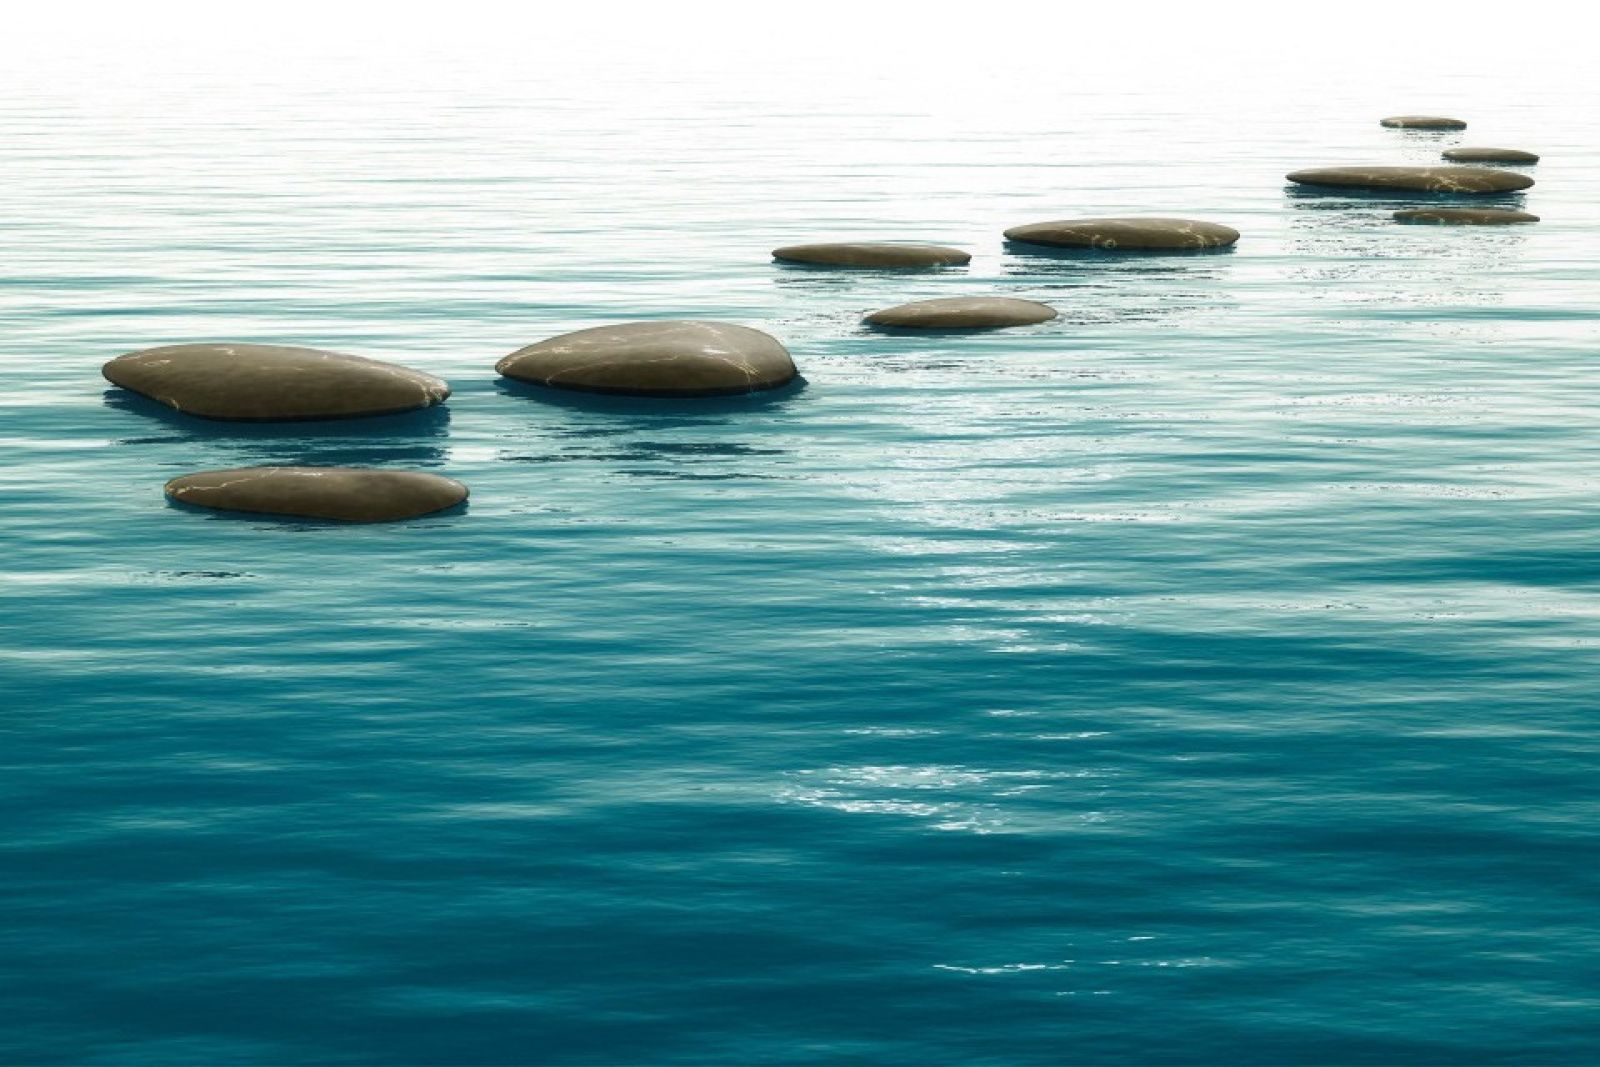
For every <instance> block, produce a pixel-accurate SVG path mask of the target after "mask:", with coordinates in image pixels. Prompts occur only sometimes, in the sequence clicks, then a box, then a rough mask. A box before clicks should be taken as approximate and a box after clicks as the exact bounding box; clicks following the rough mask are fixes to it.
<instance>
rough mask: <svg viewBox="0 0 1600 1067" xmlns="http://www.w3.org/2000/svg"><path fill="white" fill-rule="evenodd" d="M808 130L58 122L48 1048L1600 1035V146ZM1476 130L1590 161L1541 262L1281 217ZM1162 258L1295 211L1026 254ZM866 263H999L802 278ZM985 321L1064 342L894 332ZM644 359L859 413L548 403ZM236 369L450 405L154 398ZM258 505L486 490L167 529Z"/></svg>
mask: <svg viewBox="0 0 1600 1067" xmlns="http://www.w3.org/2000/svg"><path fill="white" fill-rule="evenodd" d="M197 85H199V86H200V87H201V88H203V89H204V90H205V91H198V90H197V88H196V86H197ZM1413 88H1414V87H1413ZM765 89H766V90H770V91H767V92H765V93H763V92H754V93H752V94H745V93H729V92H724V91H722V90H721V89H719V88H718V87H716V86H711V87H710V88H696V87H694V86H676V85H675V86H668V87H666V88H665V89H659V87H657V88H654V89H653V90H652V91H651V92H648V93H641V92H622V91H619V92H617V93H614V94H611V95H607V94H603V93H599V92H594V93H592V94H591V93H588V92H587V91H586V90H585V89H584V88H583V87H582V86H577V87H574V86H573V85H571V84H566V83H561V84H546V83H539V82H538V81H537V80H535V81H532V82H529V83H526V84H524V83H512V84H510V85H497V86H496V87H495V88H494V89H493V90H492V91H491V90H488V89H485V88H483V87H482V86H481V85H479V86H476V87H468V88H461V89H459V91H456V92H429V93H422V92H420V91H416V90H413V89H411V88H409V87H408V86H407V85H405V84H404V83H403V82H393V83H385V84H383V85H376V86H366V87H362V88H359V89H352V90H350V91H346V92H340V93H337V94H324V93H321V92H320V91H317V90H315V89H313V88H307V87H304V86H299V85H295V84H284V85H257V84H253V83H252V84H235V83H232V82H229V81H227V80H225V79H219V80H217V81H216V82H214V83H212V82H203V81H202V82H189V81H184V80H182V79H175V80H173V81H171V82H162V81H159V80H157V81H155V82H154V83H153V87H152V86H150V85H146V86H145V87H144V88H143V89H142V90H141V91H140V92H132V91H128V92H119V91H117V87H115V86H111V87H101V88H100V89H99V90H98V91H96V90H93V89H91V88H86V87H85V86H83V85H77V84H69V85H53V84H52V85H44V84H41V85H37V86H35V88H34V91H32V92H28V93H13V94H12V95H10V96H8V97H7V98H6V100H5V102H4V104H3V105H0V172H3V173H4V175H5V177H4V181H3V184H0V235H3V241H4V257H3V262H0V366H3V370H4V378H3V381H0V405H3V408H4V410H3V419H4V423H3V429H0V437H3V441H4V446H5V452H6V460H5V462H4V464H3V465H0V479H3V481H4V496H3V499H4V508H3V510H0V552H3V559H4V561H5V584H4V592H3V595H4V600H3V603H0V612H3V615H0V623H3V628H4V636H3V639H0V657H3V658H0V684H3V686H4V691H5V692H6V694H8V695H7V697H6V699H5V706H6V710H5V711H4V713H3V718H0V730H3V736H0V812H3V816H4V834H3V837H0V872H3V876H0V894H3V910H0V1060H4V1061H5V1062H8V1063H36V1062H37V1063H63V1062H71V1063H116V1064H142V1065H143V1064H151V1065H156V1064H162V1065H164V1064H189V1063H194V1064H220V1063H251V1064H278V1063H352V1064H357V1063H359V1064H408V1063H418V1064H501V1063H524V1062H548V1063H604V1064H622V1063H694V1064H713V1063H716V1064H723V1063H725V1064H749V1063H755V1062H784V1063H788V1062H797V1063H799V1062H833V1063H837V1062H862V1063H866V1062H879V1063H891V1062H892V1063H934V1062H960V1063H973V1064H1010V1063H1085V1064H1101V1063H1120V1064H1129V1063H1135V1064H1137V1063H1150V1064H1221V1063H1229V1064H1284V1063H1373V1064H1445V1063H1451V1064H1460V1063H1495V1064H1499V1063H1547V1064H1579V1063H1588V1062H1594V1060H1595V1058H1596V1057H1597V1056H1600V1014H1597V1010H1600V984H1597V983H1600V935H1597V933H1596V929H1595V924H1594V911H1595V906H1596V903H1597V896H1596V894H1597V891H1600V873H1597V872H1600V847H1597V844H1596V838H1595V833H1594V827H1595V821H1596V818H1597V817H1600V794H1597V790H1596V786H1595V767H1596V763H1595V761H1596V757H1597V756H1600V744H1597V741H1596V730H1595V710H1596V706H1597V698H1596V691H1597V688H1600V685H1597V683H1600V669H1597V666H1596V649H1597V647H1600V492H1597V491H1600V393H1597V391H1596V389H1595V384H1594V383H1595V370H1594V366H1595V361H1596V359H1597V358H1600V343H1597V336H1600V331H1597V328H1596V326H1597V322H1600V284H1597V283H1600V250H1597V245H1596V243H1595V241H1594V238H1593V235H1594V233H1595V232H1596V225H1597V223H1600V193H1597V184H1596V178H1597V176H1600V151H1597V147H1596V146H1597V144H1600V142H1597V140H1596V132H1597V130H1596V126H1597V124H1600V118H1597V116H1600V109H1596V108H1594V107H1580V106H1578V103H1579V102H1575V101H1573V100H1572V99H1570V98H1556V97H1553V96H1548V95H1546V96H1541V95H1539V94H1538V93H1535V92H1529V93H1526V94H1523V95H1518V96H1516V97H1514V98H1507V95H1506V94H1505V93H1504V92H1503V91H1502V87H1497V85H1496V83H1495V82H1494V80H1493V78H1492V77H1490V76H1489V75H1484V76H1483V77H1481V78H1478V79H1471V78H1466V79H1461V80H1459V81H1458V82H1453V83H1451V84H1450V85H1449V86H1448V87H1447V90H1448V91H1445V92H1442V93H1441V94H1439V95H1437V96H1434V97H1430V98H1428V100H1429V101H1436V103H1437V104H1438V105H1441V109H1442V110H1446V111H1454V112H1460V113H1463V114H1464V116H1465V117H1467V118H1469V119H1470V120H1471V121H1472V123H1473V126H1472V128H1471V129H1470V130H1469V131H1468V133H1467V134H1465V135H1437V134H1417V133H1406V132H1397V131H1391V130H1384V129H1380V128H1379V127H1378V126H1377V124H1376V120H1377V118H1378V117H1379V116H1380V115H1383V114H1388V113H1392V112H1395V111H1405V110H1418V109H1419V107H1418V106H1417V105H1415V104H1414V103H1413V101H1416V100H1417V95H1412V96H1408V97H1406V98H1404V99H1397V97H1400V96H1401V95H1402V94H1400V93H1399V92H1398V90H1397V89H1395V88H1394V87H1389V88H1387V89H1383V87H1374V86H1371V85H1353V86H1348V87H1346V91H1345V92H1344V93H1343V94H1342V95H1341V94H1329V95H1324V96H1320V97H1318V98H1316V99H1314V100H1310V101H1308V100H1305V99H1291V98H1288V97H1286V96H1285V97H1280V96H1274V95H1273V94H1270V93H1261V94H1255V95H1251V96H1249V97H1248V98H1244V97H1241V98H1240V99H1238V100H1232V101H1230V103H1229V107H1228V108H1226V109H1224V108H1220V107H1217V106H1213V105H1212V104H1207V103H1205V102H1204V101H1203V100H1197V99H1196V98H1195V97H1194V96H1193V95H1192V94H1190V93H1185V92H1155V91H1137V90H1134V89H1125V90H1124V89H1117V90H1115V91H1113V90H1111V89H1106V90H1104V91H1101V92H1096V93H1076V94H1068V93H1064V92H1063V93H1055V94H1052V95H1049V96H1048V97H1045V96H1041V95H1039V93H1038V92H1037V91H1036V90H1037V86H1033V87H1029V88H1027V90H1026V92H1023V93H1022V95H1023V96H1024V97H1025V98H1026V99H1027V100H1029V101H1031V104H1032V106H1029V107H1021V108H1017V109H1013V110H1003V109H996V110H992V111H989V110H973V111H963V110H961V109H959V108H955V109H952V108H951V107H950V106H949V103H948V98H947V97H940V98H939V100H938V102H935V103H930V104H928V105H926V106H919V105H917V104H916V103H915V102H914V101H913V102H910V103H908V102H907V101H908V99H910V97H908V95H907V94H905V93H901V94H898V95H896V94H878V93H877V92H868V91H865V90H863V91H862V92H860V93H859V94H855V95H851V94H849V93H846V92H844V91H841V92H839V93H837V94H835V95H824V97H823V98H822V99H821V100H820V101H819V102H816V103H814V104H811V103H808V104H802V102H800V101H799V100H797V99H795V98H793V97H789V96H784V95H783V94H782V93H781V92H780V91H779V90H780V89H781V87H773V86H767V87H765ZM1380 89H1383V91H1381V92H1380V91H1379V90H1380ZM1030 94H1032V95H1030ZM1241 109H1243V110H1241ZM1462 143H1466V144H1497V145H1506V146H1510V147H1526V148H1531V149H1534V150H1537V151H1542V152H1544V153H1545V161H1544V162H1542V163H1541V164H1539V166H1538V167H1537V168H1535V169H1534V171H1533V173H1535V174H1536V176H1537V178H1538V183H1539V184H1538V185H1537V186H1535V187H1534V188H1533V189H1532V190H1530V191H1529V192H1528V193H1527V194H1525V195H1518V196H1512V197H1507V198H1504V199H1503V201H1502V202H1503V203H1506V204H1508V205H1511V206H1525V207H1526V208H1527V209H1529V210H1532V211H1534V212H1536V213H1538V214H1540V215H1542V216H1543V217H1544V221H1543V222H1541V223H1539V224H1537V225H1535V226H1528V227H1519V228H1507V229H1490V228H1482V229H1470V228H1447V227H1420V226H1413V227H1400V226H1396V225H1394V224H1392V223H1390V222H1389V221H1388V218H1389V213H1390V212H1392V211H1393V210H1394V209H1395V208H1396V207H1397V206H1400V205H1401V200H1400V199H1398V198H1389V197H1351V196H1314V195H1303V194H1297V193H1294V192H1292V191H1290V190H1286V188H1285V185H1284V182H1283V179H1282V175H1283V174H1284V172H1286V171H1288V170H1291V169H1295V168H1296V167H1300V166H1310V165H1317V164H1323V163H1340V162H1418V163H1421V162H1432V161H1434V160H1436V159H1437V154H1438V152H1439V150H1440V149H1441V148H1442V147H1447V146H1449V145H1453V144H1462ZM1097 214H1178V215H1191V216H1194V217H1199V218H1207V219H1214V220H1216V221H1220V222H1226V223H1229V224H1231V225H1234V226H1236V227H1237V228H1239V229H1240V230H1242V231H1243V232H1244V235H1245V236H1244V238H1243V240H1241V242H1240V243H1239V245H1238V247H1237V250H1236V251H1233V252H1231V253H1224V254H1214V255H1198V256H1194V255H1191V256H1159V257H1117V256H1089V257H1076V258H1072V257H1049V256H1039V255H1029V254H1019V253H1015V252H1007V251H1006V250H1005V249H1003V248H1002V246H1001V242H1000V238H999V233H1000V231H1001V230H1002V229H1003V228H1004V227H1006V226H1009V225H1015V224H1018V223H1022V222H1028V221H1036V220H1039V219H1047V218H1059V217H1073V216H1084V215H1097ZM833 236H839V237H865V238H872V237H898V238H908V239H925V240H933V241H942V242H948V243H954V244H957V245H960V246H963V247H967V248H969V249H971V250H972V251H973V252H974V253H975V258H974V260H973V262H972V264H971V266H970V267H969V268H967V269H965V270H959V271H952V272H946V273H941V274H937V275H924V274H910V275H908V274H890V273H855V272H847V273H832V272H827V271H816V270H806V269H792V268H780V267H775V266H774V265H773V264H771V263H770V261H769V259H768V256H767V252H768V250H769V249H771V248H773V247H776V246H778V245H782V244H787V243H794V242H796V241H800V240H806V239H820V238H826V237H833ZM988 292H1001V293H1006V294H1010V295H1016V296H1022V297H1028V298H1035V299H1041V300H1044V301H1046V302H1049V303H1052V304H1054V305H1055V306H1057V307H1058V308H1059V309H1060V311H1061V312H1062V315H1061V318H1060V319H1059V320H1057V321H1055V322H1052V323H1048V324H1044V325H1041V326H1037V327H1031V328H1026V329H1020V330H1014V331H1008V332H1003V333H996V334H993V335H985V336H970V335H969V336H952V337H931V338H928V337H912V336H892V337H891V336H885V335H882V334H874V333H870V332H867V331H865V330H863V329H861V328H860V326H859V325H858V320H859V317H860V315H861V314H862V313H864V312H866V311H869V310H872V309H874V308H878V307H883V306H886V305H888V304H891V303H899V302H902V301H904V300H909V299H915V298H920V297H926V296H936V295H956V294H967V293H988ZM650 317H668V318H672V317H693V318H709V319H723V320H728V321H737V322H742V323H746V324H748V325H752V326H756V327H758V328H761V329H765V330H768V331H769V332H771V333H773V334H774V335H776V336H778V337H779V338H781V339H782V340H783V341H784V342H785V343H786V344H787V345H788V346H789V348H790V349H791V351H792V352H793V354H794V356H795V359H796V361H797V363H798V364H799V365H800V367H801V370H802V372H803V374H804V376H805V378H806V384H805V387H804V388H803V389H800V390H798V391H794V392H791V393H788V394H785V395H782V396H778V397H773V398H766V399H759V400H757V399H751V400H731V401H707V402H703V403H665V402H627V401H599V400H587V401H586V400H571V401H559V402H558V400H557V398H555V397H550V398H548V399H541V398H537V397H532V396H529V395H527V394H525V393H519V392H514V391H511V390H508V389H505V388H503V387H502V386H501V385H499V384H498V383H497V381H496V379H495V376H494V374H493V370H492V368H493V365H494V362H495V360H496V359H498V358H499V357H500V356H502V355H504V354H506V353H507V352H509V351H511V350H513V349H515V348H517V347H520V346H522V345H524V344H528V343H531V342H532V341H535V340H538V339H541V338H543V337H547V336H551V335H553V334H556V333H560V332H564V331H567V330H572V329H578V328H582V327H585V326H591V325H598V324H601V323H605V322H612V321H621V320H629V319H637V318H650ZM212 339H217V340H223V339H232V340H241V341H261V342H280V343H294V344H307V345H315V346H321V347H328V348H334V349H339V350H344V351H351V352H356V353H359V354H362V355H368V356H374V357H377V358H387V359H393V360H397V361H400V362H404V363H407V364H409V365H412V366H416V367H419V368H422V369H425V370H428V371H431V372H434V373H437V374H440V375H442V376H444V377H446V378H448V379H449V380H450V382H451V383H452V385H453V387H454V389H455V394H454V396H453V397H452V398H451V400H450V402H449V404H448V406H447V408H446V409H445V410H443V411H441V412H435V413H431V414H429V415H422V416H412V417H397V418H390V419H382V420H374V421H355V422H347V423H339V424H333V425H327V426H293V427H284V426H278V427H261V426H254V427H239V426H229V425H222V424H207V423H201V422H196V421H193V420H189V419H186V418H183V417H180V416H175V415H162V414H158V413H155V412H153V411H152V410H151V409H150V408H149V407H148V406H144V405H138V404H134V403H131V402H129V401H128V399H127V398H126V397H124V396H120V395H118V394H117V393H116V392H115V391H112V390H110V388H109V387H108V386H107V385H106V383H104V382H103V381H102V380H101V379H100V377H99V367H100V365H101V364H102V363H103V362H104V361H106V360H107V359H110V358H111V357H113V356H115V355H118V354H120V353H122V352H126V351H130V350H133V349H137V348H141V347H146V346H150V345H155V344H163V343H174V342H179V341H188V340H212ZM257 463H313V464H376V465H392V466H398V467H409V468H417V469H427V470H436V471H439V472H442V473H447V474H449V475H451V476H454V477H458V478H461V479H462V480H464V481H466V482H467V483H468V484H469V485H470V486H471V488H472V492H473V495H472V500H471V505H470V507H469V508H468V509H467V510H466V511H465V512H464V513H462V514H459V515H449V516H444V517H436V518H430V519H424V520H418V521H414V522H407V523H401V524H397V525H392V526H381V527H340V526H334V525H322V524H312V523H297V522H293V521H276V520H266V519H259V518H225V517H219V516H207V515H205V514H201V513H197V512H194V511H187V510H180V509H175V508H171V507H168V506H166V505H165V504H164V503H163V500H162V495H161V485H162V483H163V481H165V480H166V479H167V478H169V477H172V476H174V475H176V474H178V473H182V472H186V471H192V470H201V469H207V468H214V467H222V466H237V465H245V464H257Z"/></svg>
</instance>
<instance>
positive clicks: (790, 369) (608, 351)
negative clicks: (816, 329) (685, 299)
mask: <svg viewBox="0 0 1600 1067" xmlns="http://www.w3.org/2000/svg"><path fill="white" fill-rule="evenodd" d="M495 369H496V370H497V371H499V372H500V373H501V374H503V375H505V376H506V377H507V378H515V379H516V380H518V381H523V382H529V383H532V384H534V385H543V386H549V387H551V388H554V389H575V390H578V391H581V392H589V393H617V394H622V395H630V396H660V397H691V396H728V395H733V394H738V393H752V392H756V391H757V390H762V389H776V388H777V387H779V386H781V385H786V384H788V383H789V382H791V381H793V380H794V379H795V377H796V375H797V374H798V371H796V370H795V365H794V360H793V359H791V358H790V357H789V352H788V350H787V349H786V348H784V347H783V345H782V344H780V343H779V342H778V340H777V338H775V337H772V336H770V335H768V334H764V333H762V332H761V331H760V330H753V329H751V328H750V327H748V326H735V325H733V324H731V323H724V322H689V321H664V322H628V323H621V324H618V325H615V326H596V327H593V328H592V329H588V330H578V331H577V332H576V333H566V334H562V335H560V336H559V337H552V338H549V339H548V340H544V341H540V342H538V343H537V344H532V345H529V346H528V347H526V348H521V349H518V350H517V351H515V352H513V353H511V355H509V356H506V357H505V358H504V359H502V360H501V361H500V362H499V363H497V364H495Z"/></svg>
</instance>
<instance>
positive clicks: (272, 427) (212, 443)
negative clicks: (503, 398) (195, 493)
mask: <svg viewBox="0 0 1600 1067" xmlns="http://www.w3.org/2000/svg"><path fill="white" fill-rule="evenodd" d="M102 399H103V401H104V403H105V406H106V408H108V409H110V410H111V411H114V412H118V413H121V414H124V415H126V416H127V418H128V420H129V427H130V428H132V427H134V426H137V428H138V430H139V431H143V432H137V433H130V434H128V435H127V436H125V437H120V438H117V439H116V445H117V446H118V447H119V448H139V449H150V450H151V452H150V455H151V463H152V464H161V465H165V464H166V463H168V462H169V461H171V462H177V461H178V460H176V459H172V460H169V456H170V457H177V456H181V457H183V458H182V460H181V462H182V463H183V464H184V465H186V466H191V467H192V466H194V465H196V463H197V461H198V462H200V463H213V464H215V465H217V466H270V465H274V464H282V465H295V466H312V467H321V466H340V467H363V466H384V465H387V464H404V465H406V466H412V467H435V466H440V465H442V464H443V463H444V462H445V459H446V446H447V444H448V441H447V438H448V435H449V430H450V409H449V408H448V407H445V406H436V407H430V408H424V409H422V410H419V411H413V412H406V413H402V414H398V415H381V416H374V417H369V418H360V419H327V420H314V421H304V422H230V421H220V420H212V419H194V418H190V417H188V416H185V415H182V414H180V413H178V412H176V411H174V410H172V409H171V408H169V407H167V406H166V405H164V404H160V403H157V402H156V401H153V400H150V399H148V398H147V397H143V396H140V395H139V394H137V393H133V392H129V391H127V390H124V389H108V390H106V392H105V393H104V394H103V398H102ZM134 420H137V422H135V421H134ZM151 420H154V421H156V422H159V423H161V424H162V426H163V428H164V429H166V430H167V431H168V432H166V433H162V434H151V433H149V432H147V431H148V430H149V425H148V424H149V422H150V421H151ZM174 448H175V451H174Z"/></svg>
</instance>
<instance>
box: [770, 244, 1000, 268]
mask: <svg viewBox="0 0 1600 1067" xmlns="http://www.w3.org/2000/svg"><path fill="white" fill-rule="evenodd" d="M772 258H773V259H776V260H781V261H782V262H785V263H809V264H811V265H813V266H822V267H858V268H866V269H869V270H926V269H928V268H930V267H959V266H961V265H962V264H964V263H969V262H971V261H972V253H970V252H963V251H961V249H959V248H947V247H945V246H944V245H924V244H899V243H896V242H892V241H845V242H837V243H833V244H810V245H788V246H787V247H784V248H777V249H774V250H773V252H772Z"/></svg>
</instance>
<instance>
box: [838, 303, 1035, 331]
mask: <svg viewBox="0 0 1600 1067" xmlns="http://www.w3.org/2000/svg"><path fill="white" fill-rule="evenodd" d="M1055 317H1056V309H1055V308H1053V307H1051V306H1049V305H1048V304H1040V303H1036V302H1035V301H1032V300H1017V299H1015V298H1014V297H1009V296H947V297H940V298H938V299H936V300H916V301H913V302H911V303H909V304H899V305H897V306H895V307H892V308H884V309H883V310H882V311H874V312H873V313H872V314H870V315H868V316H867V317H866V318H865V319H863V320H862V321H863V322H866V323H867V324H868V325H871V326H899V327H904V328H908V329H921V330H993V329H999V328H1001V327H1004V326H1031V325H1033V324H1034V323H1037V322H1049V321H1050V320H1051V319H1053V318H1055Z"/></svg>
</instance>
